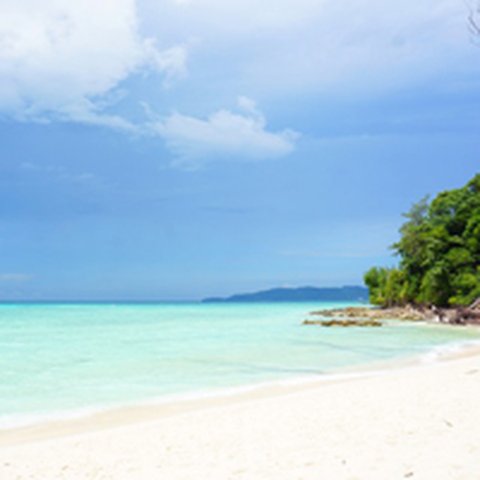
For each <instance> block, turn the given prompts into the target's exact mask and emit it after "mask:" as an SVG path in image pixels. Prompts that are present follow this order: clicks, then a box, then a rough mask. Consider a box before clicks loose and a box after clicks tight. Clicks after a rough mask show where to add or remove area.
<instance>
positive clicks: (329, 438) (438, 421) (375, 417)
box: [0, 350, 480, 480]
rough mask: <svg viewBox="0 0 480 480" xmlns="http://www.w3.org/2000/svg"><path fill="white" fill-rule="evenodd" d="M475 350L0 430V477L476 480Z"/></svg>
mask: <svg viewBox="0 0 480 480" xmlns="http://www.w3.org/2000/svg"><path fill="white" fill-rule="evenodd" d="M479 402H480V353H479V352H478V350H475V351H470V352H466V354H464V355H462V356H461V357H460V358H455V359H449V360H448V361H445V360H444V361H439V362H436V363H433V364H428V365H415V366H407V367H403V368H395V369H392V370H390V371H388V372H385V371H384V372H382V373H380V374H378V373H376V374H373V373H372V374H363V375H360V376H358V377H356V378H350V379H343V380H338V379H337V380H333V381H326V382H318V383H309V384H304V385H291V386H284V387H280V386H277V387H268V388H267V387H264V388H261V389H258V390H256V391H252V392H250V393H244V394H239V395H235V396H231V397H224V398H212V399H203V400H197V401H191V402H183V403H182V404H177V405H164V406H151V407H142V408H136V409H123V410H118V411H115V412H107V413H104V414H101V415H97V416H95V417H91V418H87V419H82V420H77V421H66V422H57V423H51V424H46V425H43V426H37V427H34V428H24V429H17V430H14V431H5V432H1V433H0V478H1V479H2V480H10V479H12V480H21V479H30V480H32V479H38V480H54V479H68V480H70V479H71V480H76V479H82V480H89V479H112V480H113V479H114V480H123V479H131V480H136V479H142V480H154V479H165V480H177V479H182V480H193V479H197V478H198V479H208V480H217V479H218V480H227V479H245V480H247V479H248V480H257V479H258V480H270V479H272V480H273V479H275V480H297V479H298V480H300V479H303V480H309V479H312V480H314V479H315V480H323V479H325V480H341V479H345V480H346V479H348V480H354V479H361V480H372V479H381V480H387V479H388V480H394V479H403V478H413V479H424V480H443V479H451V480H478V479H480V403H479Z"/></svg>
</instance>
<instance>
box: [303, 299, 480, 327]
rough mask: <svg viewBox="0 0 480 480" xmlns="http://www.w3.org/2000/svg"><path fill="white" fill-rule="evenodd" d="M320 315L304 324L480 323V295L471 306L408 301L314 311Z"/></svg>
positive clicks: (339, 325) (479, 324)
mask: <svg viewBox="0 0 480 480" xmlns="http://www.w3.org/2000/svg"><path fill="white" fill-rule="evenodd" d="M310 315H311V316H315V317H317V318H314V319H312V318H310V319H306V320H305V321H304V322H303V325H320V326H323V327H337V326H338V327H380V326H382V325H383V320H405V321H423V322H433V323H444V324H448V325H478V326H480V299H478V300H477V301H475V302H474V303H473V304H472V305H471V306H470V307H455V308H438V307H435V306H431V307H422V306H414V305H406V306H404V307H389V308H380V307H346V308H335V309H329V310H317V311H313V312H310Z"/></svg>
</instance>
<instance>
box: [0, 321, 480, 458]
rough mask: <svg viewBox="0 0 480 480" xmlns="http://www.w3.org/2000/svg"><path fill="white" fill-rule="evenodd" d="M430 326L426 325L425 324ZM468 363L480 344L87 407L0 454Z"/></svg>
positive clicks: (41, 423)
mask: <svg viewBox="0 0 480 480" xmlns="http://www.w3.org/2000/svg"><path fill="white" fill-rule="evenodd" d="M427 323H428V322H427ZM470 357H478V358H479V359H480V340H465V341H459V342H456V343H451V344H446V345H440V346H436V347H433V348H431V349H430V350H426V351H425V352H423V353H419V354H416V355H407V356H401V357H394V358H391V359H387V360H378V361H371V362H368V363H364V364H360V365H354V366H348V367H341V368H338V369H336V370H334V371H330V372H326V373H318V374H311V375H301V376H300V375H299V376H292V377H288V378H284V379H277V380H267V381H263V382H258V383H253V384H245V385H239V386H233V387H225V388H219V389H215V390H213V391H202V392H192V393H185V394H172V395H165V396H164V397H157V398H155V399H150V400H140V401H138V402H135V403H132V404H127V405H116V406H115V405H114V406H104V407H102V406H99V407H91V408H89V407H87V408H85V409H80V410H75V411H65V412H57V413H51V414H50V413H46V414H39V415H35V414H33V415H32V420H31V421H27V423H23V424H22V423H19V424H18V425H15V424H13V425H12V426H5V427H0V449H1V448H4V447H9V446H15V445H22V444H28V443H31V442H41V441H45V440H50V439H56V438H62V437H68V436H71V435H78V434H88V433H93V432H99V431H105V430H110V429H115V428H121V427H126V426H131V425H136V424H142V423H145V422H154V421H156V420H161V419H165V418H170V417H174V416H176V415H182V414H185V413H190V412H197V411H201V410H204V409H210V408H217V407H223V406H229V405H236V404H242V403H244V402H249V401H254V400H259V399H268V398H275V397H280V396H284V395H290V394H295V393H299V392H305V391H309V390H315V389H318V388H322V387H325V386H328V385H332V384H338V383H345V382H347V383H348V382H355V381H359V380H362V379H366V378H372V377H381V376H389V375H392V374H395V372H398V371H403V370H410V369H416V368H425V367H427V368H428V366H431V365H435V364H437V363H443V362H451V361H455V360H461V359H465V358H470Z"/></svg>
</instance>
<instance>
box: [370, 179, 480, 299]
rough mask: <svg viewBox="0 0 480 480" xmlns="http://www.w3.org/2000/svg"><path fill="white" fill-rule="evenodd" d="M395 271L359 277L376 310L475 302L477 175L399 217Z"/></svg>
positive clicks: (479, 244)
mask: <svg viewBox="0 0 480 480" xmlns="http://www.w3.org/2000/svg"><path fill="white" fill-rule="evenodd" d="M405 217H406V218H407V221H406V223H405V224H404V225H403V226H402V227H401V229H400V234H401V238H400V241H399V242H397V243H396V244H395V245H393V249H394V250H395V252H396V253H397V254H398V255H399V256H400V262H399V267H398V268H378V267H374V268H372V269H370V270H369V271H368V272H367V273H366V274H365V283H366V284H367V286H368V288H369V290H370V301H371V302H372V303H373V304H376V305H382V306H393V305H405V304H407V303H412V304H417V305H437V306H453V305H469V304H470V303H471V302H473V301H474V300H475V299H476V298H478V297H480V174H478V175H476V176H475V177H474V178H473V179H472V180H471V181H470V182H468V184H467V185H465V186H464V187H463V188H459V189H455V190H449V191H445V192H442V193H440V194H439V195H438V196H437V197H435V198H434V199H433V200H432V201H429V200H428V198H424V199H423V200H421V201H420V202H418V203H416V204H415V205H413V207H412V208H411V210H410V212H408V213H407V214H405Z"/></svg>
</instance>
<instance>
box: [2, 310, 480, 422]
mask: <svg viewBox="0 0 480 480" xmlns="http://www.w3.org/2000/svg"><path fill="white" fill-rule="evenodd" d="M347 305H352V303H351V302H350V303H321V302H317V303H238V304H235V303H78V304H74V303H64V304H62V303H38V304H33V303H28V304H25V303H23V304H13V303H9V304H0V428H11V427H13V426H20V425H26V424H30V423H35V422H38V421H43V420H44V419H47V418H60V417H61V418H64V417H68V416H77V415H83V414H86V413H91V412H94V411H97V410H102V409H108V408H116V407H122V406H128V405H137V404H143V403H155V402H162V401H164V400H165V399H179V400H180V399H182V398H187V397H188V398H192V397H195V396H205V395H219V394H225V393H226V392H229V391H238V390H239V389H240V390H241V389H243V388H252V387H255V386H257V385H263V384H265V383H269V382H274V383H277V382H290V381H296V380H301V379H307V378H309V379H311V378H319V379H320V378H327V376H328V375H335V374H337V373H338V372H344V371H345V370H348V369H349V368H353V367H362V366H365V367H368V366H369V365H374V364H375V365H377V364H378V362H384V361H390V360H395V359H402V358H408V357H411V356H421V357H422V356H423V358H425V359H426V360H427V359H430V360H431V359H433V358H435V355H436V354H437V353H439V352H442V351H447V350H453V349H458V348H461V347H462V346H464V345H467V344H470V343H472V344H473V343H477V342H480V333H479V332H478V330H476V329H474V328H458V327H451V326H436V325H427V324H423V323H417V322H400V321H394V320H388V321H387V322H386V323H385V325H384V326H383V327H381V328H355V327H354V328H351V327H350V328H324V327H318V326H304V325H302V322H303V320H304V319H305V318H308V314H309V312H311V311H314V310H319V309H324V308H337V307H344V306H347Z"/></svg>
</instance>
